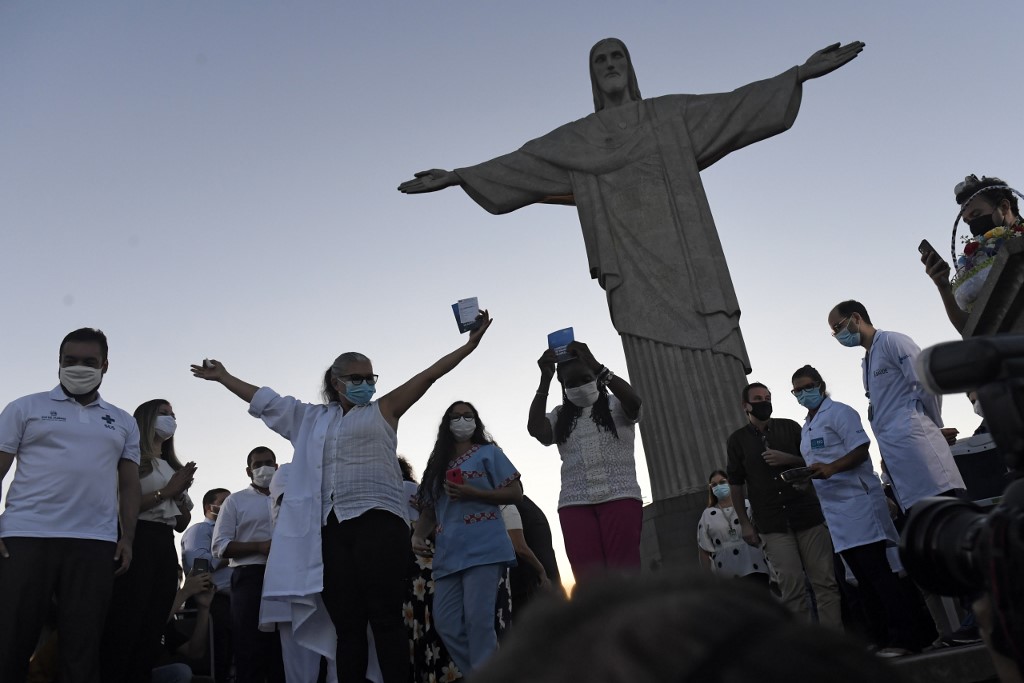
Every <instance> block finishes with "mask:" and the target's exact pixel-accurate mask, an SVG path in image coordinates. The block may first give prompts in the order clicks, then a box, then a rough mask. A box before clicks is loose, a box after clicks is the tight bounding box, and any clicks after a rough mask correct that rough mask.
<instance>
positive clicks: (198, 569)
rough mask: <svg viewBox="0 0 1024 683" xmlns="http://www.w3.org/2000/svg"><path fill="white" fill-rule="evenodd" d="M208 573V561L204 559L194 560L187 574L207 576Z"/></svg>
mask: <svg viewBox="0 0 1024 683" xmlns="http://www.w3.org/2000/svg"><path fill="white" fill-rule="evenodd" d="M209 572H210V561H209V560H208V559H206V558H205V557H199V558H196V561H195V562H193V563H192V571H190V572H189V576H195V575H196V574H207V573H209Z"/></svg>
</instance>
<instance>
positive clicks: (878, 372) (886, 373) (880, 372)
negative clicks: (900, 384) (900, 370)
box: [874, 368, 889, 377]
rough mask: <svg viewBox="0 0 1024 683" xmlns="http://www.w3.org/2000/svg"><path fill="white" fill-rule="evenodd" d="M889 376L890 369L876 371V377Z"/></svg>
mask: <svg viewBox="0 0 1024 683" xmlns="http://www.w3.org/2000/svg"><path fill="white" fill-rule="evenodd" d="M888 374H889V368H881V369H880V370H875V373H874V376H875V377H878V376H879V375H888Z"/></svg>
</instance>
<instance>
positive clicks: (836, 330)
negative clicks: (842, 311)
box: [830, 316, 850, 337]
mask: <svg viewBox="0 0 1024 683" xmlns="http://www.w3.org/2000/svg"><path fill="white" fill-rule="evenodd" d="M849 319H850V316H846V317H845V318H843V319H842V320H840V321H839V322H837V323H836V324H835V325H831V326H830V327H831V328H832V336H833V337H834V336H836V335H837V334H839V328H841V327H842V326H843V325H845V324H846V323H847V321H849Z"/></svg>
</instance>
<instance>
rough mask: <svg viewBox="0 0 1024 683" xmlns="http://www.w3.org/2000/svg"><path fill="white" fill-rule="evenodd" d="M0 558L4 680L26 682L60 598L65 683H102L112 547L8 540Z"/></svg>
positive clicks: (0, 668)
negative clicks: (45, 624)
mask: <svg viewBox="0 0 1024 683" xmlns="http://www.w3.org/2000/svg"><path fill="white" fill-rule="evenodd" d="M3 542H4V543H5V544H6V546H7V551H8V553H10V557H8V558H0V606H2V607H0V677H2V678H3V680H5V681H7V680H9V681H24V680H25V676H26V674H27V671H28V660H29V658H30V657H31V656H32V652H33V651H34V650H35V647H36V641H37V640H38V639H39V633H40V631H41V630H42V628H43V620H44V619H45V617H46V613H47V612H48V611H49V608H50V602H51V600H52V599H53V598H54V596H55V595H56V598H57V630H58V631H59V633H60V680H61V681H62V683H99V682H100V666H99V650H100V637H101V635H102V633H103V620H104V619H105V618H106V616H107V605H108V604H109V602H110V592H111V590H112V587H113V584H114V544H113V543H110V542H109V541H93V540H87V539H78V538H11V537H9V538H5V539H3Z"/></svg>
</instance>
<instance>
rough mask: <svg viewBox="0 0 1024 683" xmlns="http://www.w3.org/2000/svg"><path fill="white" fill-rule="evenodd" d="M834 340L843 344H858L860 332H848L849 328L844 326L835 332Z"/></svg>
mask: <svg viewBox="0 0 1024 683" xmlns="http://www.w3.org/2000/svg"><path fill="white" fill-rule="evenodd" d="M836 341H837V342H839V343H840V344H842V345H843V346H850V347H853V346H860V332H850V328H848V327H844V328H843V329H841V330H839V331H838V332H836Z"/></svg>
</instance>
